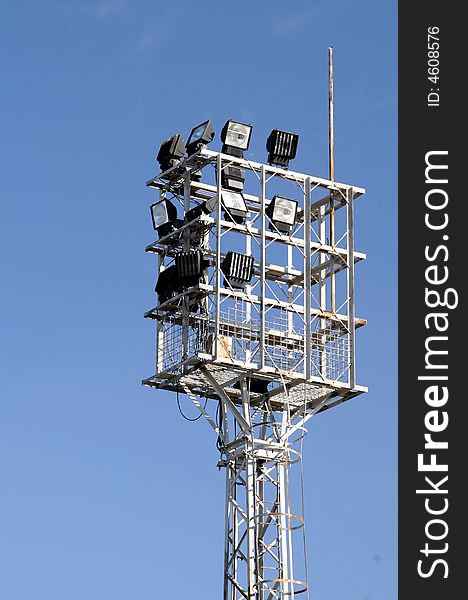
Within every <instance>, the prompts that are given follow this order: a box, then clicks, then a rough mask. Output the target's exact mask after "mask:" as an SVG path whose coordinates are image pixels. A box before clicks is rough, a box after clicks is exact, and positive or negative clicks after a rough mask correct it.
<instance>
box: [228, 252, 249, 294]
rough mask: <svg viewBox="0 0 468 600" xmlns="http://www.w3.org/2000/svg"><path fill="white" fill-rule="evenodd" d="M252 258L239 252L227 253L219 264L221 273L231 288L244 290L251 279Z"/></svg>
mask: <svg viewBox="0 0 468 600" xmlns="http://www.w3.org/2000/svg"><path fill="white" fill-rule="evenodd" d="M253 268H254V257H253V256H250V255H247V254H240V253H239V252H233V251H232V250H229V252H228V253H227V254H226V256H225V257H224V259H223V261H222V263H221V272H222V273H223V275H224V277H225V280H226V281H227V282H228V283H229V285H230V286H231V287H233V288H237V289H244V288H245V286H246V285H247V284H248V283H250V281H251V280H252V277H253Z"/></svg>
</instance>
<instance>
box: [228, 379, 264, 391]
mask: <svg viewBox="0 0 468 600" xmlns="http://www.w3.org/2000/svg"><path fill="white" fill-rule="evenodd" d="M247 384H248V386H249V391H250V392H252V393H253V394H266V393H267V392H268V384H269V381H267V380H266V379H259V378H257V377H247ZM233 387H234V388H235V389H237V390H240V389H241V385H240V381H236V383H235V384H234V385H233Z"/></svg>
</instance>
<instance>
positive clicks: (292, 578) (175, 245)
mask: <svg viewBox="0 0 468 600" xmlns="http://www.w3.org/2000/svg"><path fill="white" fill-rule="evenodd" d="M229 165H235V166H238V167H241V168H242V169H244V170H245V171H246V172H247V173H250V176H251V180H250V183H252V182H253V183H254V184H255V182H256V185H257V188H258V192H257V194H256V195H255V194H244V199H245V201H246V204H247V207H248V211H249V217H248V218H247V220H246V222H245V223H235V222H232V221H230V220H226V218H225V217H224V216H223V211H224V212H225V207H224V206H223V201H222V188H221V173H222V170H223V169H224V168H226V167H227V166H229ZM210 168H214V169H213V170H214V178H213V179H214V180H213V181H212V182H211V183H209V182H201V180H200V176H199V175H200V174H204V173H205V172H207V171H208V170H209V169H210ZM197 175H198V176H197ZM278 180H279V185H286V184H287V185H289V186H292V189H293V191H292V192H289V194H294V196H291V195H290V196H289V197H295V198H297V199H298V201H299V202H300V210H299V218H298V220H297V223H296V225H295V226H294V228H293V229H292V231H291V232H290V234H289V235H288V234H285V233H284V232H280V231H278V230H277V229H276V230H275V227H274V226H273V227H272V226H271V225H268V224H267V219H266V216H265V215H266V213H265V209H266V207H267V205H268V203H269V201H270V200H269V198H271V197H272V195H273V194H274V193H278V192H277V189H278V190H280V191H281V188H280V187H278V188H275V185H276V184H277V182H278ZM275 182H276V183H275ZM147 185H148V186H149V187H153V188H156V189H158V190H159V193H160V198H161V199H165V198H171V199H173V200H175V201H179V202H180V204H181V206H182V207H183V209H184V211H185V212H187V211H188V210H189V209H190V208H193V207H194V206H196V205H197V204H199V203H200V202H202V201H206V200H213V199H215V200H216V208H215V210H214V211H213V214H211V215H206V214H203V215H199V216H197V217H196V218H194V219H193V220H192V221H190V222H185V223H184V224H183V225H182V226H180V227H179V228H178V229H177V230H175V231H174V232H171V233H170V234H168V235H167V236H165V237H163V238H161V239H159V240H157V241H156V242H154V243H153V244H151V245H149V246H148V247H147V251H148V252H150V253H153V254H156V255H157V256H158V273H161V272H162V271H163V270H164V269H165V268H167V267H168V266H170V265H171V264H173V261H174V258H175V256H176V254H177V253H178V252H180V251H181V250H187V249H189V248H191V247H196V248H202V249H203V252H204V254H205V256H206V257H207V259H208V261H209V267H208V268H207V269H206V273H205V275H204V277H203V279H202V280H201V281H200V282H199V283H198V284H196V285H193V286H191V287H189V288H187V289H184V290H182V291H180V292H179V293H177V294H175V295H173V296H172V297H171V298H169V299H167V300H165V301H164V302H162V303H160V304H159V305H157V306H156V307H155V308H153V309H151V310H149V311H148V312H147V313H146V314H145V316H146V317H147V318H150V319H154V320H155V322H156V328H157V333H156V337H157V343H156V346H157V357H156V373H155V374H154V375H153V376H151V377H149V378H148V379H145V380H144V381H143V383H144V384H145V385H148V386H151V387H155V388H157V389H165V390H169V391H175V392H177V393H184V394H186V395H187V396H188V397H189V398H190V399H191V400H192V402H193V403H194V404H195V406H196V407H197V409H198V410H199V411H200V412H201V414H202V415H203V416H204V417H205V419H206V420H207V422H208V423H209V424H210V426H211V427H212V428H213V430H214V431H215V434H216V439H217V447H218V450H219V452H220V461H219V466H220V467H223V468H225V469H226V515H225V519H226V523H225V549H224V596H223V598H224V600H240V599H242V598H246V599H248V600H274V599H286V598H294V597H295V595H299V594H301V593H303V592H305V591H306V590H307V587H308V585H307V569H306V567H305V564H304V563H305V528H304V520H303V508H302V502H298V503H297V500H296V498H295V494H294V491H295V490H296V491H297V489H298V485H295V486H294V485H290V483H291V482H290V478H291V477H292V478H293V479H294V478H297V473H298V472H299V473H301V469H291V467H292V465H294V464H296V463H301V460H302V452H301V448H302V440H303V438H304V436H305V433H306V429H305V427H304V426H305V424H306V422H307V421H308V419H310V418H311V417H312V416H313V415H315V414H317V413H319V412H321V411H323V410H326V409H327V408H331V407H332V406H335V405H336V404H339V403H341V402H343V401H345V400H348V399H350V398H352V397H354V396H356V395H358V394H360V393H362V392H365V391H367V388H365V387H363V386H359V385H357V384H356V370H355V330H356V328H357V327H360V326H362V325H364V324H365V320H364V319H360V318H357V317H356V316H355V308H354V304H355V300H354V265H355V263H357V262H360V261H361V260H363V259H365V255H364V254H362V253H359V252H356V251H355V249H354V201H355V199H356V198H357V197H359V196H360V195H361V194H363V193H364V190H363V189H362V188H358V187H355V186H350V185H347V184H340V183H337V182H334V181H330V180H325V179H321V178H317V177H314V176H311V175H304V174H301V173H295V172H292V171H288V170H285V169H280V168H276V167H271V166H267V165H264V164H260V163H255V162H252V161H248V160H244V159H241V158H234V157H232V156H227V155H223V154H220V153H217V152H212V151H209V150H207V149H203V150H201V151H200V152H198V153H197V154H194V155H192V156H191V157H190V158H188V159H186V160H185V161H183V162H182V163H181V164H180V165H178V166H177V167H174V168H173V169H171V170H170V171H168V172H166V173H164V174H162V175H160V176H158V177H156V178H154V179H151V180H150V181H148V182H147ZM246 187H247V179H246ZM270 189H272V191H271V192H270V191H269V190H270ZM294 190H295V191H294ZM317 195H318V196H319V197H318V198H317ZM341 213H344V218H341V219H340V218H339V215H340V214H341ZM331 219H332V221H333V232H334V233H333V237H332V239H331V240H329V239H327V220H331ZM335 240H336V241H335ZM232 247H235V248H236V250H237V249H239V250H238V251H241V252H244V253H245V254H248V255H251V256H254V259H255V267H254V278H253V280H252V282H251V283H249V284H248V285H247V286H246V288H245V290H239V289H235V288H233V287H232V286H231V285H230V284H229V282H226V281H225V280H224V277H223V274H222V272H221V268H220V265H221V262H222V260H223V258H224V257H225V255H226V252H227V251H228V250H230V249H231V248H232ZM262 382H263V384H264V385H263V386H262V385H260V386H259V383H260V384H261V383H262ZM205 399H206V400H210V399H211V400H213V402H208V403H207V402H203V405H202V402H201V400H203V401H204V400H205ZM295 472H296V475H294V473H295Z"/></svg>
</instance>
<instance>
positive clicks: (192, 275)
mask: <svg viewBox="0 0 468 600" xmlns="http://www.w3.org/2000/svg"><path fill="white" fill-rule="evenodd" d="M208 265H209V262H208V260H207V259H206V258H205V256H204V255H203V252H202V251H201V250H188V251H187V252H179V253H178V254H176V257H175V266H176V272H177V279H178V283H179V284H180V286H181V288H188V287H191V286H194V285H197V284H198V283H199V282H200V278H201V277H203V275H204V273H205V269H206V268H207V267H208Z"/></svg>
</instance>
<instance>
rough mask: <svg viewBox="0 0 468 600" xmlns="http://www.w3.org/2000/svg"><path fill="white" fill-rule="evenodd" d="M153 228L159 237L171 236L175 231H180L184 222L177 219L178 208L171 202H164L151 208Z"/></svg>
mask: <svg viewBox="0 0 468 600" xmlns="http://www.w3.org/2000/svg"><path fill="white" fill-rule="evenodd" d="M150 211H151V220H152V221H153V228H154V229H156V231H157V232H158V234H159V236H160V237H162V236H165V235H169V233H171V231H174V229H178V228H179V227H180V226H181V224H182V221H181V220H180V219H178V218H177V208H176V207H175V206H174V205H173V204H172V202H171V201H170V200H162V201H161V202H157V203H156V204H152V205H151V206H150Z"/></svg>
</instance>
